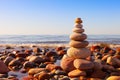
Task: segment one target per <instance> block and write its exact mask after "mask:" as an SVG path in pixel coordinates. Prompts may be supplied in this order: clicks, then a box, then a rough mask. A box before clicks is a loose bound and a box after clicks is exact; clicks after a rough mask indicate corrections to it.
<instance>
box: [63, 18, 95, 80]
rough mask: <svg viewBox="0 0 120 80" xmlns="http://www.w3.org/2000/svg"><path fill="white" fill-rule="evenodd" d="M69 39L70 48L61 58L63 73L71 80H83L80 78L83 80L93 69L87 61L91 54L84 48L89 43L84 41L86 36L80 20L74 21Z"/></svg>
mask: <svg viewBox="0 0 120 80" xmlns="http://www.w3.org/2000/svg"><path fill="white" fill-rule="evenodd" d="M70 39H71V40H70V42H69V46H70V48H69V49H68V50H67V54H66V55H64V56H63V58H62V61H61V67H62V69H63V70H64V71H66V72H68V76H69V77H70V78H71V80H72V79H73V78H74V79H75V78H76V79H75V80H83V79H81V78H85V77H86V76H87V75H88V73H90V70H92V69H93V67H94V63H93V62H91V61H90V60H87V58H88V57H90V55H91V52H90V50H89V49H87V48H86V47H87V46H88V44H89V42H88V41H86V39H87V35H86V34H84V29H83V25H82V20H81V18H77V19H76V20H75V26H74V28H73V33H72V34H71V35H70ZM74 79H73V80H74Z"/></svg>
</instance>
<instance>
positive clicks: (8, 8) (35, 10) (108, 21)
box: [0, 0, 120, 35]
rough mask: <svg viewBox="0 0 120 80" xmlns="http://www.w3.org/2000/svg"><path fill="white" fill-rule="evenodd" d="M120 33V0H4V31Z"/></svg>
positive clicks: (0, 23) (0, 13)
mask: <svg viewBox="0 0 120 80" xmlns="http://www.w3.org/2000/svg"><path fill="white" fill-rule="evenodd" d="M76 17H81V19H82V20H83V26H84V27H83V28H84V29H85V30H86V31H85V33H86V34H120V0H0V34H1V35H2V34H70V33H71V32H72V29H73V25H74V19H75V18H76Z"/></svg>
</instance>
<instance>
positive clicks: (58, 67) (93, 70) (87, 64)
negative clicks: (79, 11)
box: [0, 18, 120, 80]
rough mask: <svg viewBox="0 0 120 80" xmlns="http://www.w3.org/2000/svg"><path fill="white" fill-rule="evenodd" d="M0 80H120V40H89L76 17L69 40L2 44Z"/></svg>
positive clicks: (0, 45)
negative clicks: (109, 41)
mask: <svg viewBox="0 0 120 80" xmlns="http://www.w3.org/2000/svg"><path fill="white" fill-rule="evenodd" d="M0 67H1V68H0V80H120V44H108V43H104V44H103V43H96V44H94V43H89V41H88V40H87V34H85V30H84V26H83V25H82V20H81V19H80V18H77V19H76V20H75V25H74V28H73V30H72V34H71V35H70V40H69V43H66V44H47V43H46V44H45V43H44V44H0Z"/></svg>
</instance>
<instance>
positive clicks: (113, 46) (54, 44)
mask: <svg viewBox="0 0 120 80" xmlns="http://www.w3.org/2000/svg"><path fill="white" fill-rule="evenodd" d="M95 45H102V46H109V47H111V48H118V47H120V44H109V43H89V45H88V46H87V47H91V46H95ZM21 46H24V47H33V46H37V47H48V48H51V47H53V48H54V47H60V46H62V47H66V48H69V47H70V46H69V43H41V44H0V47H21Z"/></svg>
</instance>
